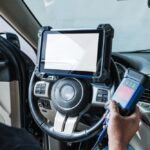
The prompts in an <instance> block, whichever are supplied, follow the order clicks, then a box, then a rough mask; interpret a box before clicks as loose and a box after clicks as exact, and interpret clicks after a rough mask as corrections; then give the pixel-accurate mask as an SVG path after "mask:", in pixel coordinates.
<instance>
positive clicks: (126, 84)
mask: <svg viewBox="0 0 150 150" xmlns="http://www.w3.org/2000/svg"><path fill="white" fill-rule="evenodd" d="M147 81H148V77H147V76H146V75H144V74H142V73H139V72H136V71H134V70H132V69H128V70H127V71H126V72H125V75H124V78H123V80H122V81H121V83H120V85H119V86H118V88H117V90H116V91H115V93H114V95H113V96H112V100H114V101H116V102H117V103H118V105H119V107H120V113H121V114H122V115H129V114H131V113H132V112H133V111H134V108H135V106H136V104H137V102H138V101H139V98H140V97H141V95H142V94H143V92H144V89H145V87H146V86H147V84H148V82H147ZM106 113H107V116H108V114H109V111H108V110H107V112H106ZM108 121H109V118H108V117H106V119H104V122H103V123H104V124H105V128H103V130H102V132H101V133H100V134H99V137H98V140H97V142H96V143H97V144H98V143H101V142H102V140H103V138H104V137H105V135H106V133H107V127H108ZM94 147H95V146H94ZM92 150H94V149H92Z"/></svg>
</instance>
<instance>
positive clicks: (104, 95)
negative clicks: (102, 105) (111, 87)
mask: <svg viewBox="0 0 150 150" xmlns="http://www.w3.org/2000/svg"><path fill="white" fill-rule="evenodd" d="M107 100H108V91H107V90H104V89H98V91H97V97H96V101H98V102H107Z"/></svg>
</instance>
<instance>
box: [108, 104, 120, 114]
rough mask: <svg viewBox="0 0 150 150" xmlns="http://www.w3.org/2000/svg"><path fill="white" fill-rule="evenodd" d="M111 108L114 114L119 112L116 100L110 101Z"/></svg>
mask: <svg viewBox="0 0 150 150" xmlns="http://www.w3.org/2000/svg"><path fill="white" fill-rule="evenodd" d="M109 109H110V113H111V114H114V113H117V114H118V113H119V108H118V106H117V103H116V102H115V101H112V102H111V103H110V106H109Z"/></svg>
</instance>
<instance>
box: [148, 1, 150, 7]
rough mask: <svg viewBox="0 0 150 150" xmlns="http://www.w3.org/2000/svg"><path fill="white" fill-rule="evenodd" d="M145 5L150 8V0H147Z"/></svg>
mask: <svg viewBox="0 0 150 150" xmlns="http://www.w3.org/2000/svg"><path fill="white" fill-rule="evenodd" d="M147 5H148V7H149V8H150V0H148V2H147Z"/></svg>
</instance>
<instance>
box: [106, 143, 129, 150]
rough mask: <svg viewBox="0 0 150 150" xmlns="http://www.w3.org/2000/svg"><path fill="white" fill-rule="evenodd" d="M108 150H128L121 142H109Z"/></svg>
mask: <svg viewBox="0 0 150 150" xmlns="http://www.w3.org/2000/svg"><path fill="white" fill-rule="evenodd" d="M108 146H109V150H128V145H125V144H123V143H121V142H113V143H112V142H109V144H108Z"/></svg>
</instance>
